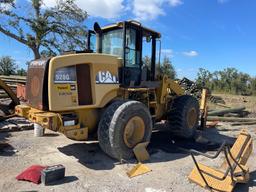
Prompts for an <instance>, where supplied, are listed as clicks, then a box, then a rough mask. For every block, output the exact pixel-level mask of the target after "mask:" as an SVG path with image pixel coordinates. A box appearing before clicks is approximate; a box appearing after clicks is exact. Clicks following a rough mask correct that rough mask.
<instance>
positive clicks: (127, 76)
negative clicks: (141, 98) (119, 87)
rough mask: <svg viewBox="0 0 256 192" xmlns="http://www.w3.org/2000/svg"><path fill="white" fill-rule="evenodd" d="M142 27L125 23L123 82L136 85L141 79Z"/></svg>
mask: <svg viewBox="0 0 256 192" xmlns="http://www.w3.org/2000/svg"><path fill="white" fill-rule="evenodd" d="M141 52H142V33H141V29H140V28H137V27H136V26H134V25H129V23H126V24H125V27H124V60H123V61H124V66H123V68H122V77H123V79H122V84H123V85H125V86H136V85H139V84H140V81H141V67H142V65H141V63H142V62H141V57H142V55H141Z"/></svg>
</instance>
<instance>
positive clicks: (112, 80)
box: [96, 71, 119, 84]
mask: <svg viewBox="0 0 256 192" xmlns="http://www.w3.org/2000/svg"><path fill="white" fill-rule="evenodd" d="M96 83H97V84H118V83H119V81H118V77H117V76H116V75H113V74H111V73H110V72H109V71H99V72H98V73H97V75H96Z"/></svg>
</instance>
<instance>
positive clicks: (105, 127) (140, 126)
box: [98, 101, 152, 160]
mask: <svg viewBox="0 0 256 192" xmlns="http://www.w3.org/2000/svg"><path fill="white" fill-rule="evenodd" d="M127 130H128V133H127ZM151 132H152V119H151V115H150V113H149V110H148V108H147V107H146V106H145V105H144V104H142V103H141V102H138V101H116V102H113V103H112V104H110V105H109V106H108V107H107V109H106V111H105V112H104V113H103V114H102V117H101V120H100V122H99V126H98V140H99V144H100V147H101V149H102V150H103V151H104V152H105V153H106V154H108V155H109V156H110V157H112V158H115V159H118V160H121V159H130V158H132V157H133V156H134V153H133V150H132V149H133V148H134V147H135V146H136V145H137V144H138V143H141V142H147V141H150V138H151Z"/></svg>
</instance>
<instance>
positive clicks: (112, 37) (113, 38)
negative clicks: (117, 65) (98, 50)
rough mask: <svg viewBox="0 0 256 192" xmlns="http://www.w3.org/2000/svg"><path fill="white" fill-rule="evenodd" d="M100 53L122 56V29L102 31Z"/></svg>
mask: <svg viewBox="0 0 256 192" xmlns="http://www.w3.org/2000/svg"><path fill="white" fill-rule="evenodd" d="M102 53H106V54H111V55H117V56H119V57H123V29H117V30H112V31H108V32H104V33H103V35H102Z"/></svg>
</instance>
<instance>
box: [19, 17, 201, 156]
mask: <svg viewBox="0 0 256 192" xmlns="http://www.w3.org/2000/svg"><path fill="white" fill-rule="evenodd" d="M160 38H161V35H160V33H158V32H155V31H153V30H151V29H148V28H146V27H143V26H142V25H141V24H140V23H139V22H137V21H124V22H118V23H115V24H111V25H109V26H106V27H100V26H99V24H98V23H95V24H94V30H92V31H89V35H88V40H87V43H88V45H87V47H88V48H87V50H85V51H82V52H70V53H66V54H64V55H60V56H56V57H52V58H47V59H39V60H34V61H32V62H31V63H30V65H29V68H28V75H27V84H26V95H27V104H26V105H18V106H17V107H16V109H15V111H16V114H17V115H19V116H23V117H26V118H28V119H30V120H31V121H33V122H35V123H37V124H40V125H41V126H42V127H44V128H47V129H51V130H53V131H58V132H61V133H63V134H65V135H66V136H67V137H68V138H70V139H73V140H87V139H88V134H92V133H96V132H97V135H98V140H99V144H100V147H101V148H102V150H103V151H104V152H105V153H107V154H108V155H109V156H111V157H113V158H116V159H119V160H120V159H129V158H131V157H133V155H134V154H133V150H132V149H133V148H134V147H135V146H136V145H137V144H139V143H142V142H149V141H150V137H151V133H152V129H153V127H154V124H155V123H156V122H159V121H161V120H166V121H168V122H169V124H170V130H171V131H172V132H175V133H176V134H179V135H181V136H184V137H185V138H189V137H192V136H193V134H194V133H195V130H196V129H197V128H198V120H199V104H198V101H197V99H195V98H194V97H192V96H189V95H185V93H184V90H183V89H182V88H181V86H180V85H179V84H178V83H177V82H175V81H174V80H173V79H170V78H168V77H167V76H164V75H161V74H158V75H157V74H156V53H158V52H159V51H160V50H156V49H157V48H156V47H157V42H158V41H159V40H160ZM145 55H147V56H148V57H149V58H151V60H150V62H147V63H145V62H143V59H142V58H143V57H144V56H145Z"/></svg>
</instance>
